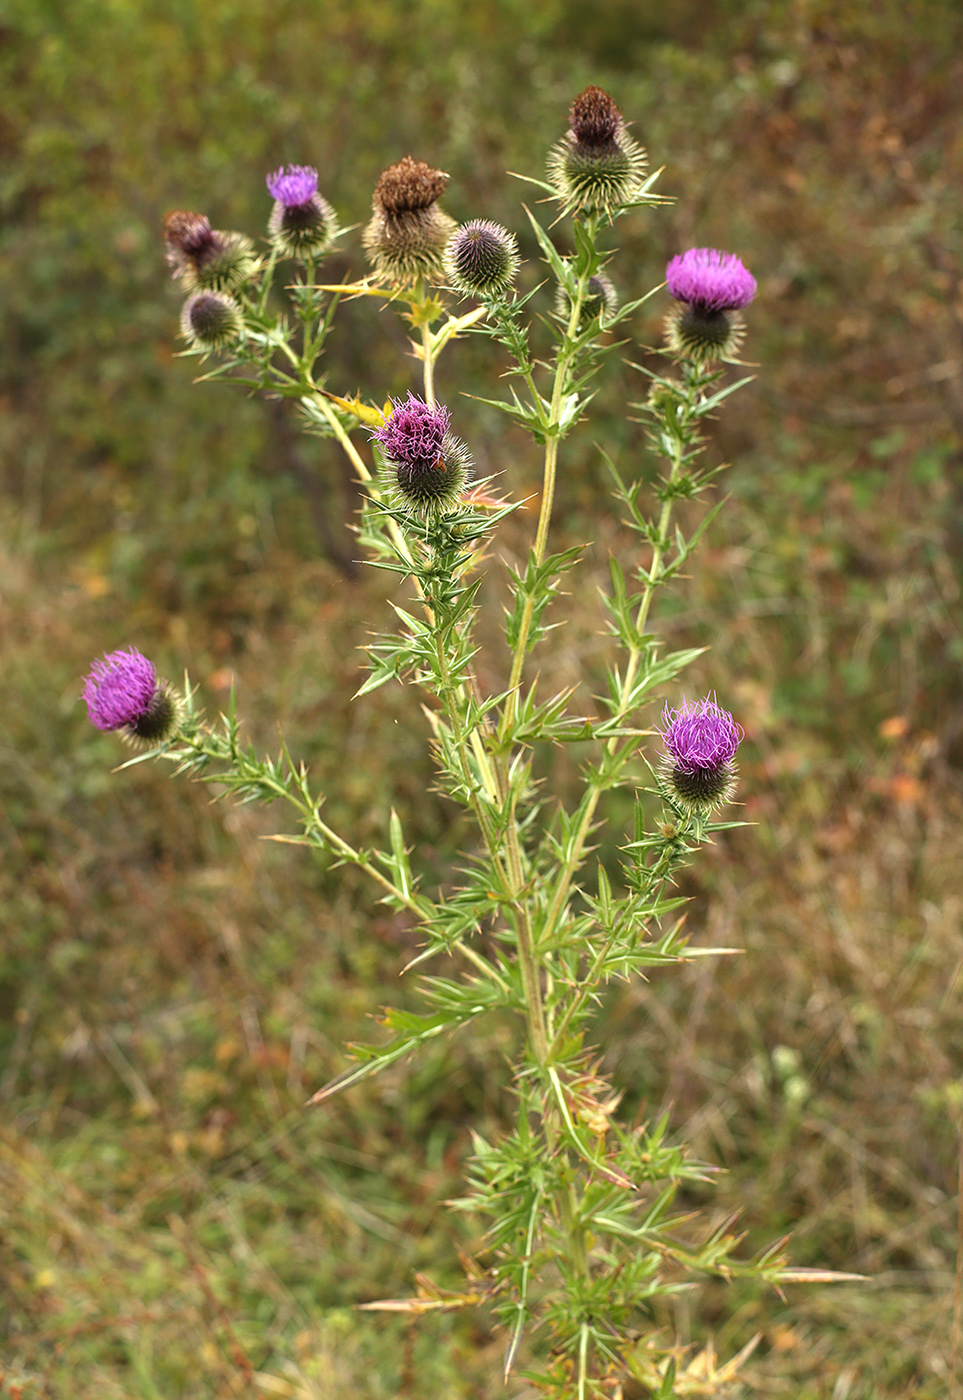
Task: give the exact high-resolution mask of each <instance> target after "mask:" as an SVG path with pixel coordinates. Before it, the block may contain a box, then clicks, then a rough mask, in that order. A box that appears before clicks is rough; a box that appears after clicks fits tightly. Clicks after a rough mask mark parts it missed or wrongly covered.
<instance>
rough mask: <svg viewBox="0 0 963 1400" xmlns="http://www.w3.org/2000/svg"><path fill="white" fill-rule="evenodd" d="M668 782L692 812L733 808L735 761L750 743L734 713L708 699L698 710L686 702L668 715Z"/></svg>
mask: <svg viewBox="0 0 963 1400" xmlns="http://www.w3.org/2000/svg"><path fill="white" fill-rule="evenodd" d="M660 733H661V734H662V742H663V744H664V745H665V755H666V757H665V770H664V777H665V778H666V780H667V782H668V784H669V786H670V787H671V789H672V792H673V795H674V796H675V797H676V799H677V800H678V801H679V802H681V803H682V805H683V806H685V807H689V808H701V809H702V810H706V809H708V808H710V807H715V806H717V805H719V804H720V803H722V802H727V801H728V800H729V797H730V795H731V793H732V787H733V782H734V779H735V770H734V768H733V766H732V760H733V758H734V757H735V754H736V750H737V749H738V747H739V745H740V743H741V742H742V740H743V738H744V737H745V733H744V730H743V729H742V727H741V725H738V724H736V723H735V721H734V720H733V718H732V715H730V714H729V712H728V710H724V709H722V707H721V706H720V705H717V704H716V701H715V699H714V697H712V696H709V695H707V696H706V697H705V698H704V699H702V700H696V701H695V702H694V703H693V704H691V705H690V704H689V702H688V701H687V700H685V699H683V701H682V704H681V705H680V706H679V707H678V708H677V709H673V708H672V707H671V706H670V705H668V704H666V706H665V709H664V710H663V711H662V729H661V730H660Z"/></svg>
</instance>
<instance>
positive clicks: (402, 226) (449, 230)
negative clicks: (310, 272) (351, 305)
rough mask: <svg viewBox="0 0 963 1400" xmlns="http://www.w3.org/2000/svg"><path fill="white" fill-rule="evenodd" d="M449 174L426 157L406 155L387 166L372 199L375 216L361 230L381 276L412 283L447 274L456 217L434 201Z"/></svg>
mask: <svg viewBox="0 0 963 1400" xmlns="http://www.w3.org/2000/svg"><path fill="white" fill-rule="evenodd" d="M447 184H448V176H447V175H446V174H445V173H444V172H443V171H441V170H433V169H432V168H431V166H430V165H427V164H426V163H425V162H424V161H423V160H412V158H411V156H404V157H402V159H401V160H400V161H398V163H397V165H389V166H388V168H387V170H383V171H382V173H381V175H380V177H379V179H378V183H377V185H376V186H375V191H374V197H373V199H372V201H371V207H372V210H373V213H372V216H371V221H370V223H369V224H368V226H367V228H366V229H365V231H364V233H363V234H362V235H361V242H362V243H363V244H364V249H365V252H366V253H367V254H368V258H369V260H370V261H371V263H372V265H373V266H374V269H375V271H376V272H377V274H378V276H379V277H383V278H384V279H385V281H388V282H395V283H398V284H399V285H400V286H410V285H412V284H413V283H415V282H417V281H419V280H420V279H421V278H425V279H426V280H428V281H431V282H439V281H441V280H442V277H443V276H444V253H445V248H446V247H447V245H448V241H449V239H450V238H451V236H452V234H453V233H454V231H455V221H454V219H450V218H449V217H448V215H447V214H445V213H443V212H442V211H441V210H440V209H439V208H438V207H437V205H436V203H435V201H436V200H437V199H438V198H439V196H440V195H442V194H444V192H445V188H446V186H447Z"/></svg>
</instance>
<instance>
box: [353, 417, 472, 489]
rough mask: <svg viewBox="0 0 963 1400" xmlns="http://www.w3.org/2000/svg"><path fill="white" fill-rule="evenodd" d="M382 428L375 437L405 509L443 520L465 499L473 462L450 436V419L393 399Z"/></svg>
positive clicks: (392, 485)
mask: <svg viewBox="0 0 963 1400" xmlns="http://www.w3.org/2000/svg"><path fill="white" fill-rule="evenodd" d="M391 403H392V412H391V415H390V417H389V418H387V419H386V420H385V423H384V426H383V427H381V428H377V429H375V431H374V432H373V433H372V434H371V436H372V438H373V439H374V441H375V442H376V443H377V444H378V446H379V447H380V448H381V455H382V457H383V458H384V460H385V464H386V466H387V467H388V468H389V472H390V478H389V482H388V484H389V486H390V487H392V488H393V489H394V490H395V491H396V492H397V495H398V496H399V497H400V498H401V500H402V501H403V502H404V503H405V505H408V506H411V507H412V508H413V509H415V510H417V511H420V512H421V514H423V515H426V516H429V515H444V514H446V513H447V512H448V511H450V510H452V509H453V507H454V506H456V505H457V504H458V502H459V500H460V499H461V494H462V491H463V489H464V486H465V480H466V477H467V475H468V469H469V467H470V466H471V456H470V454H469V452H468V449H467V447H466V446H465V445H464V443H463V442H461V441H459V439H458V438H456V437H454V436H453V434H452V433H450V432H449V430H448V428H449V424H450V422H451V414H450V413H449V411H448V409H447V408H445V407H443V406H442V405H441V404H437V405H436V406H435V407H434V408H432V407H430V406H429V405H428V404H426V403H425V401H424V399H420V398H418V397H417V395H415V394H409V395H408V400H407V402H402V401H401V400H400V399H398V400H396V399H392V401H391Z"/></svg>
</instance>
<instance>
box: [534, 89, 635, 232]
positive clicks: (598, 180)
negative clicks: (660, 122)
mask: <svg viewBox="0 0 963 1400" xmlns="http://www.w3.org/2000/svg"><path fill="white" fill-rule="evenodd" d="M645 166H646V156H645V151H644V150H643V149H642V147H641V146H640V145H639V144H638V142H636V141H633V140H632V138H631V136H629V135H628V133H627V132H626V130H625V122H624V120H623V118H622V113H621V112H620V111H619V109H618V107H617V106H616V105H615V103H614V102H613V101H612V99H611V97H609V95H608V93H607V92H603V91H602V89H601V88H600V87H595V86H592V87H587V88H586V89H585V91H584V92H581V93H579V95H578V97H576V99H575V101H574V102H573V103H572V106H571V108H570V109H569V130H568V131H567V132H566V134H565V136H564V137H563V138H562V140H561V141H560V142H559V143H558V145H557V146H555V147H554V149H553V150H552V151H551V152H550V154H549V158H548V178H549V182H550V183H551V184H552V185H553V186H554V189H555V192H556V193H557V195H558V197H559V199H560V200H561V202H562V205H563V206H564V208H565V210H566V211H567V212H568V213H574V214H577V213H579V212H581V211H583V210H584V211H585V212H586V213H588V214H604V215H606V216H608V217H611V215H612V213H613V211H614V210H617V209H618V208H619V207H620V206H621V205H624V204H631V202H632V200H633V199H634V198H635V196H636V195H637V194H638V192H639V187H640V185H641V184H642V177H643V175H644V173H645Z"/></svg>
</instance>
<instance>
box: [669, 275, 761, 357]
mask: <svg viewBox="0 0 963 1400" xmlns="http://www.w3.org/2000/svg"><path fill="white" fill-rule="evenodd" d="M665 280H666V282H667V284H668V287H669V291H670V292H671V293H672V295H673V296H674V297H675V298H676V300H677V301H678V303H679V305H678V306H675V307H673V309H672V310H671V311H670V312H669V315H668V317H667V319H666V340H667V342H668V346H669V350H670V351H671V353H672V354H673V355H677V356H678V357H679V358H680V359H687V360H693V361H694V362H696V363H698V364H705V363H706V362H707V361H709V360H728V359H731V357H732V356H733V355H735V354H736V353H737V352H738V350H739V347H740V346H741V344H742V340H743V336H744V335H745V330H746V328H745V322H744V321H743V319H742V317H741V316H740V315H739V310H740V308H741V307H743V306H748V305H749V303H750V302H751V301H752V299H753V297H754V296H755V295H756V279H755V278H754V277H753V276H752V274H751V273H750V272H749V271H748V270H747V269H746V268H745V266H744V265H743V263H742V262H741V261H740V259H739V258H737V257H736V256H735V254H733V253H720V252H719V250H718V249H717V248H690V249H689V250H688V251H687V252H685V253H678V254H677V255H676V256H675V257H674V258H673V259H672V260H671V262H670V263H669V264H668V266H667V267H666V270H665Z"/></svg>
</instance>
